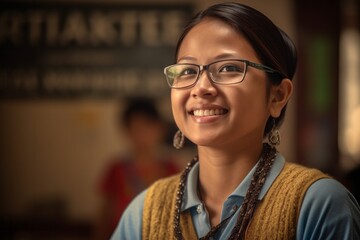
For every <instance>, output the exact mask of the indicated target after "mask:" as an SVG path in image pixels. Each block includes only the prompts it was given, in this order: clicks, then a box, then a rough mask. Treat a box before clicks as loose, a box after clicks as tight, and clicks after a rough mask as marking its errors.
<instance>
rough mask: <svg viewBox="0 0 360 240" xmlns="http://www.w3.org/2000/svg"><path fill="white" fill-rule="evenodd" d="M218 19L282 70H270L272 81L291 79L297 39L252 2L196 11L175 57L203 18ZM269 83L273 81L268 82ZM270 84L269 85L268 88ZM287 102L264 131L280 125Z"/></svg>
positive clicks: (180, 40) (260, 55) (223, 4)
mask: <svg viewBox="0 0 360 240" xmlns="http://www.w3.org/2000/svg"><path fill="white" fill-rule="evenodd" d="M208 17H209V18H216V19H219V20H221V21H223V22H225V23H227V24H229V25H230V26H231V27H233V28H234V29H235V30H236V31H237V32H239V33H241V34H242V35H243V36H244V37H245V38H246V39H247V40H248V41H249V43H250V44H251V46H252V47H253V48H254V50H255V52H256V54H257V55H258V57H259V58H260V60H261V63H262V64H264V65H266V66H268V67H271V68H273V69H275V70H277V71H279V72H280V73H281V74H271V73H267V75H268V78H269V80H270V81H269V82H270V84H271V85H278V84H280V83H281V81H282V79H284V78H288V79H290V80H292V78H293V76H294V74H295V70H296V64H297V54H296V48H295V45H294V43H293V42H292V41H291V39H290V38H289V36H288V35H287V34H286V33H285V32H284V31H282V30H281V29H280V28H278V27H277V26H276V25H275V24H274V23H273V22H272V21H271V20H270V19H269V18H268V17H266V16H265V15H264V14H262V13H261V12H259V11H257V10H256V9H253V8H251V7H249V6H246V5H243V4H240V3H232V2H229V3H220V4H215V5H213V6H210V7H209V8H207V9H205V10H203V11H201V12H199V13H197V14H196V15H195V16H194V17H193V18H192V19H191V20H190V22H189V23H188V24H187V25H186V27H185V29H184V31H183V33H182V35H181V36H180V38H179V41H178V43H177V46H176V53H175V54H176V55H175V57H176V59H177V57H178V52H179V48H180V46H181V43H182V41H183V40H184V38H185V36H186V35H187V34H188V33H189V31H190V30H191V29H192V28H193V27H194V26H196V25H197V24H198V23H200V22H201V21H202V20H203V19H204V18H208ZM268 86H270V85H268ZM269 89H270V88H268V91H269ZM285 111H286V106H285V107H284V108H283V109H282V111H281V114H280V116H279V117H278V118H276V119H273V118H272V117H269V119H268V120H267V123H266V127H265V133H264V135H266V134H268V133H269V132H270V130H271V128H272V127H273V121H274V120H275V125H276V126H277V127H279V126H280V125H281V124H282V122H283V120H284V116H285Z"/></svg>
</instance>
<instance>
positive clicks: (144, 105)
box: [118, 97, 162, 127]
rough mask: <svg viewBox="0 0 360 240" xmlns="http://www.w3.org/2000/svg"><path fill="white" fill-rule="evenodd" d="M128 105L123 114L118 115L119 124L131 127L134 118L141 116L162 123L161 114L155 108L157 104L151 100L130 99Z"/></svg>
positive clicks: (143, 98) (142, 98)
mask: <svg viewBox="0 0 360 240" xmlns="http://www.w3.org/2000/svg"><path fill="white" fill-rule="evenodd" d="M126 102H127V103H128V104H127V106H126V107H125V110H124V111H123V112H119V113H118V114H119V115H118V123H119V125H120V124H122V125H123V126H125V127H129V124H130V123H131V119H132V117H134V116H137V115H140V116H142V117H145V118H147V119H150V120H153V121H158V122H161V121H162V119H161V117H160V114H159V112H158V110H157V108H156V106H155V103H154V101H153V100H152V99H150V98H145V97H141V98H130V99H127V101H126Z"/></svg>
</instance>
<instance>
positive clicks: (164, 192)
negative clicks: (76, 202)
mask: <svg viewBox="0 0 360 240" xmlns="http://www.w3.org/2000/svg"><path fill="white" fill-rule="evenodd" d="M326 177H327V176H326V175H325V174H323V173H322V172H320V171H318V170H316V169H309V168H306V167H302V166H300V165H297V164H293V163H285V166H284V168H283V169H282V171H281V173H280V174H279V176H278V177H277V178H276V179H275V181H274V182H273V184H272V186H271V187H270V189H269V190H268V192H267V193H266V195H265V197H264V198H263V199H262V200H261V201H260V202H259V204H258V206H257V207H256V209H255V213H254V216H253V218H252V220H251V222H250V224H249V226H248V228H247V231H246V239H295V237H296V226H297V220H298V216H299V213H300V208H301V204H302V200H303V197H304V195H305V193H306V191H307V189H308V188H309V186H310V185H311V184H312V183H314V182H315V181H317V180H319V179H321V178H326ZM179 180H180V177H179V175H176V176H173V177H170V178H166V179H162V180H159V181H157V182H155V183H154V184H153V185H152V186H151V187H150V188H149V189H148V192H147V194H146V197H145V202H144V210H143V219H142V239H144V240H148V239H150V240H153V239H174V231H173V226H174V221H173V218H174V211H175V199H176V189H177V185H178V182H179ZM180 226H181V230H182V234H183V236H184V239H186V240H188V239H197V238H198V237H197V235H196V231H195V229H194V226H193V223H192V219H191V215H190V212H189V211H185V212H182V213H181V216H180Z"/></svg>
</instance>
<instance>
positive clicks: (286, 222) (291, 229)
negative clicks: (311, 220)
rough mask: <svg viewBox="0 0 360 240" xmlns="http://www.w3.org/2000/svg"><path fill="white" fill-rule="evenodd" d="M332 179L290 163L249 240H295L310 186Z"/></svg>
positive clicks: (263, 206) (259, 213)
mask: <svg viewBox="0 0 360 240" xmlns="http://www.w3.org/2000/svg"><path fill="white" fill-rule="evenodd" d="M326 177H328V176H327V175H325V174H324V173H322V172H320V171H319V170H316V169H309V168H306V167H303V166H300V165H297V164H293V163H286V164H285V166H284V169H283V170H282V171H281V174H280V175H279V176H278V177H277V178H276V180H275V181H274V182H273V184H272V186H271V188H270V189H269V191H268V192H267V193H266V195H265V197H264V198H263V200H262V201H261V202H260V203H259V205H258V206H257V207H256V210H255V213H254V216H253V218H252V221H251V223H250V225H249V226H248V229H247V232H246V238H247V239H295V238H296V226H297V222H298V217H299V214H300V209H301V204H302V201H303V198H304V196H305V193H306V191H307V189H308V188H309V186H310V185H311V184H312V183H314V182H315V181H317V180H319V179H321V178H326Z"/></svg>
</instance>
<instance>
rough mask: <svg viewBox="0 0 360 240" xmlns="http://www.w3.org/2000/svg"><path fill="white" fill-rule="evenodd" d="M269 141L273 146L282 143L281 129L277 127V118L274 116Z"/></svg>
mask: <svg viewBox="0 0 360 240" xmlns="http://www.w3.org/2000/svg"><path fill="white" fill-rule="evenodd" d="M268 141H269V144H270V145H271V146H272V147H276V146H279V145H280V131H279V129H277V127H276V123H275V118H273V126H272V129H271V131H270V132H269V134H268Z"/></svg>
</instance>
